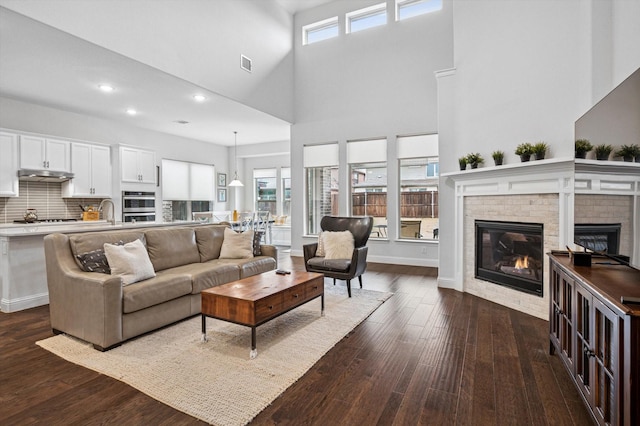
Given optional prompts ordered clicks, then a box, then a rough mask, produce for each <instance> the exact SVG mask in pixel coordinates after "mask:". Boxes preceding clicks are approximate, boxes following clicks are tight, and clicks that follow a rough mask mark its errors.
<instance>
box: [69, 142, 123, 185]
mask: <svg viewBox="0 0 640 426" xmlns="http://www.w3.org/2000/svg"><path fill="white" fill-rule="evenodd" d="M71 171H72V172H73V174H74V177H73V179H71V180H69V181H67V182H64V183H63V184H62V196H63V197H99V198H111V193H112V191H111V148H110V147H108V146H102V145H91V144H83V143H72V144H71Z"/></svg>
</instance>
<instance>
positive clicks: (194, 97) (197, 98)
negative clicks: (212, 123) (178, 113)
mask: <svg viewBox="0 0 640 426" xmlns="http://www.w3.org/2000/svg"><path fill="white" fill-rule="evenodd" d="M193 99H195V101H196V102H204V101H205V100H206V99H207V98H206V97H205V96H204V95H200V94H198V95H193Z"/></svg>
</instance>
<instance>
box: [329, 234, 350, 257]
mask: <svg viewBox="0 0 640 426" xmlns="http://www.w3.org/2000/svg"><path fill="white" fill-rule="evenodd" d="M322 239H323V241H324V253H325V256H324V257H325V259H351V257H352V256H353V247H354V242H353V234H352V233H351V232H350V231H341V232H340V231H338V232H333V231H325V232H323V233H322Z"/></svg>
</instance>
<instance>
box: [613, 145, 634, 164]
mask: <svg viewBox="0 0 640 426" xmlns="http://www.w3.org/2000/svg"><path fill="white" fill-rule="evenodd" d="M638 154H640V146H638V145H636V144H632V145H622V146H621V147H620V149H618V150H617V151H616V155H618V156H620V157H622V159H623V160H624V161H627V162H633V160H634V158H635V157H636V156H637V155H638Z"/></svg>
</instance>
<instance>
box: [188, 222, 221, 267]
mask: <svg viewBox="0 0 640 426" xmlns="http://www.w3.org/2000/svg"><path fill="white" fill-rule="evenodd" d="M226 228H227V226H226V225H206V226H198V227H197V228H196V229H195V231H196V243H197V244H198V252H199V253H200V262H207V261H209V260H212V259H217V258H219V257H220V248H221V247H222V241H223V240H224V230H225V229H226Z"/></svg>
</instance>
